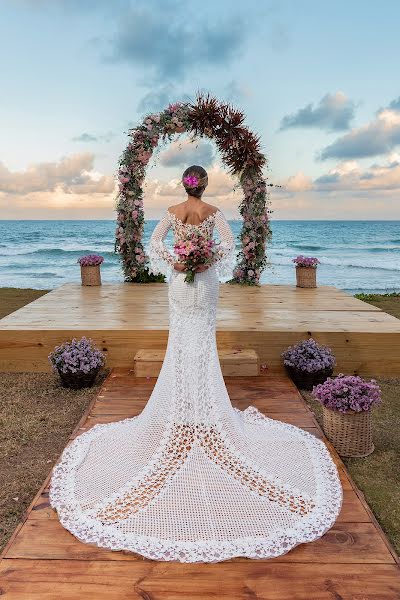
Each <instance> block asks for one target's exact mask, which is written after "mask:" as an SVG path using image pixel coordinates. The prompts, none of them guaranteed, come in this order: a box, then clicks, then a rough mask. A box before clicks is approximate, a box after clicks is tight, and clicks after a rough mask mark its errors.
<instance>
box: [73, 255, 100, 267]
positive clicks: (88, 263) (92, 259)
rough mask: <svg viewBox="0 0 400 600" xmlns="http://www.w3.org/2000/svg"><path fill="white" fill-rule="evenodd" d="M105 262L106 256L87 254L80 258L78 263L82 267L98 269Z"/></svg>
mask: <svg viewBox="0 0 400 600" xmlns="http://www.w3.org/2000/svg"><path fill="white" fill-rule="evenodd" d="M103 261H104V256H100V255H99V254H87V255H86V256H81V257H80V258H78V263H79V264H80V265H81V267H96V266H97V265H101V263H102V262H103Z"/></svg>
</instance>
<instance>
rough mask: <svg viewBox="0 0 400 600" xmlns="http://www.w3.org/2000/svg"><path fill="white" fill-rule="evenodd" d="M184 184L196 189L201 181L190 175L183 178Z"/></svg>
mask: <svg viewBox="0 0 400 600" xmlns="http://www.w3.org/2000/svg"><path fill="white" fill-rule="evenodd" d="M183 183H184V184H185V185H186V187H191V188H195V187H197V186H198V183H199V180H198V179H197V177H196V175H188V176H187V177H184V178H183Z"/></svg>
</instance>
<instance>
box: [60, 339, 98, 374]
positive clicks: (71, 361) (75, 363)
mask: <svg viewBox="0 0 400 600" xmlns="http://www.w3.org/2000/svg"><path fill="white" fill-rule="evenodd" d="M48 358H49V361H50V363H51V364H52V366H53V369H54V370H55V371H58V372H59V373H60V374H62V373H64V374H67V373H68V374H87V373H91V372H97V371H98V370H99V369H100V368H101V367H102V366H103V365H104V363H105V356H104V354H103V353H102V352H101V351H100V350H98V349H97V348H96V347H95V345H94V342H93V340H91V339H88V338H86V337H85V336H83V337H82V338H81V339H80V340H78V339H76V338H73V339H72V340H71V341H70V342H64V343H63V344H61V345H60V346H56V347H55V348H54V350H53V352H51V353H50V354H49V356H48Z"/></svg>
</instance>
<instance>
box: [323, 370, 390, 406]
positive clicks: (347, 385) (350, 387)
mask: <svg viewBox="0 0 400 600" xmlns="http://www.w3.org/2000/svg"><path fill="white" fill-rule="evenodd" d="M312 394H313V396H314V398H315V399H316V400H318V402H320V403H321V404H322V405H323V406H325V407H326V408H329V409H331V410H335V411H339V412H342V413H348V412H357V413H360V412H362V411H367V410H370V408H371V407H372V406H373V405H375V404H380V403H381V402H382V397H381V389H380V387H379V385H378V384H377V383H376V381H375V379H371V380H370V381H366V380H365V379H362V378H361V377H358V376H356V375H343V374H342V373H340V374H339V375H338V376H337V377H328V379H327V380H326V381H325V382H324V383H320V384H319V385H316V386H315V387H314V388H313V391H312Z"/></svg>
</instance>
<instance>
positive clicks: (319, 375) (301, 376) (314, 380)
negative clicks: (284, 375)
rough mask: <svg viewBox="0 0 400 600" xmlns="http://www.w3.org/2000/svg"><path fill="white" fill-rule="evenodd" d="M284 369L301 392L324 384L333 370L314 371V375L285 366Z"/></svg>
mask: <svg viewBox="0 0 400 600" xmlns="http://www.w3.org/2000/svg"><path fill="white" fill-rule="evenodd" d="M285 368H286V371H287V372H288V374H289V376H290V378H291V379H292V381H293V382H294V383H295V384H296V385H297V387H298V388H300V389H302V390H312V389H313V387H314V385H317V384H318V383H324V381H326V379H327V378H328V377H330V376H331V375H332V373H333V368H331V369H321V370H320V371H314V373H309V372H308V371H301V370H300V369H296V368H295V367H288V366H286V367H285Z"/></svg>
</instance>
